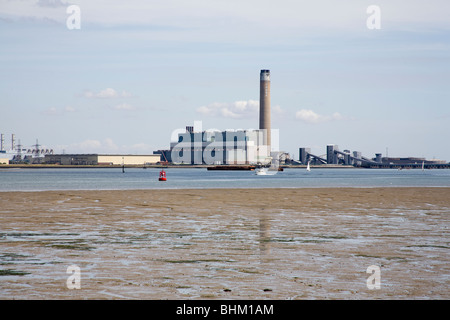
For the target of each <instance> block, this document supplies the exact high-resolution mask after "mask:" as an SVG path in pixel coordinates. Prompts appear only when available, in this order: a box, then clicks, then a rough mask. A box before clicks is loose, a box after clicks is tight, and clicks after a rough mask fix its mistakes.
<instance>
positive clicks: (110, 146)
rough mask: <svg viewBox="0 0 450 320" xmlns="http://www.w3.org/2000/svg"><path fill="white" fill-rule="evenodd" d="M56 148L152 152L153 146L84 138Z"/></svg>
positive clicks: (95, 151) (66, 150)
mask: <svg viewBox="0 0 450 320" xmlns="http://www.w3.org/2000/svg"><path fill="white" fill-rule="evenodd" d="M57 149H58V150H64V152H65V153H80V154H83V153H84V154H86V153H99V154H152V153H153V150H154V149H153V148H152V147H151V146H150V145H148V144H146V143H135V144H132V145H121V146H120V145H117V144H116V143H115V142H114V141H113V139H111V138H106V139H104V140H97V139H86V140H84V141H81V142H75V143H72V144H70V145H60V146H58V147H57Z"/></svg>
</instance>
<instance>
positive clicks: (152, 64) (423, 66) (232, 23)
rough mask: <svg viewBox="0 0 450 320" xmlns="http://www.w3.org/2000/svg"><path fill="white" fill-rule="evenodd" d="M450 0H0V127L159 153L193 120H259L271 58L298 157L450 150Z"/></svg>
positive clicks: (59, 147)
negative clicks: (262, 75)
mask: <svg viewBox="0 0 450 320" xmlns="http://www.w3.org/2000/svg"><path fill="white" fill-rule="evenodd" d="M71 4H75V5H78V6H79V8H80V10H81V29H79V30H69V29H68V28H67V26H66V20H67V18H68V17H69V14H67V13H66V9H67V7H68V6H69V5H71ZM369 5H377V6H378V7H379V8H380V10H381V16H380V18H381V19H380V21H381V29H379V30H370V29H368V28H367V26H366V20H367V19H368V18H369V17H370V14H368V13H367V12H366V10H367V7H368V6H369ZM448 12H450V2H449V1H447V0H432V1H418V0H412V1H400V0H398V1H387V0H383V1H365V0H343V1H333V0H318V1H300V0H296V1H294V0H280V1H264V0H259V1H256V0H241V1H237V0H228V1H215V0H193V1H181V0H166V1H138V0H130V1H118V0H108V1H106V0H99V1H85V0H78V1H76V0H74V1H63V0H17V1H14V0H0V43H1V46H0V83H1V86H0V108H1V116H0V132H1V133H3V134H5V136H6V142H7V144H9V140H10V135H11V134H12V133H14V134H16V137H17V139H20V140H21V143H22V144H23V145H25V146H31V145H32V144H34V143H35V141H36V139H39V142H40V143H41V144H42V145H44V146H46V147H51V148H53V149H54V150H55V151H56V152H63V150H64V151H65V152H66V153H91V152H98V153H138V154H146V153H152V151H153V150H156V149H161V148H168V147H169V143H170V137H171V134H172V132H173V131H174V130H176V129H178V128H184V127H185V126H186V125H193V123H194V121H199V120H200V121H202V123H203V129H208V128H217V129H221V130H224V129H242V128H257V126H258V112H257V110H258V99H259V72H260V70H261V69H270V70H271V104H272V128H277V129H279V130H280V148H281V149H282V150H283V151H286V152H289V153H290V154H291V155H292V156H293V157H294V158H295V159H297V158H298V148H299V147H310V148H311V149H312V152H313V153H315V154H324V153H325V150H326V145H327V144H331V143H332V144H337V145H339V147H340V149H342V150H343V149H349V150H352V151H353V150H358V151H362V153H363V155H365V156H367V157H372V156H374V154H375V153H378V152H381V153H383V155H385V154H386V149H387V150H388V152H389V156H398V157H406V156H418V157H426V158H429V159H432V158H438V159H445V160H447V161H450V148H448V146H449V141H450V130H449V127H450V108H449V107H450V92H449V88H450V86H449V85H450V32H449V31H450V20H449V19H448Z"/></svg>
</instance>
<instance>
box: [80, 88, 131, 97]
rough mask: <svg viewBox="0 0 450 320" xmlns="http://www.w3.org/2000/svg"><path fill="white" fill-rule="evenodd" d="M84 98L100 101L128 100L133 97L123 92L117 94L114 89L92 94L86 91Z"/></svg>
mask: <svg viewBox="0 0 450 320" xmlns="http://www.w3.org/2000/svg"><path fill="white" fill-rule="evenodd" d="M84 96H85V97H86V98H98V99H115V98H128V97H131V93H129V92H126V91H122V92H121V93H119V92H117V91H116V90H114V89H113V88H106V89H104V90H101V91H100V92H97V93H95V92H92V91H85V92H84Z"/></svg>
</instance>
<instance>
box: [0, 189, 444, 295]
mask: <svg viewBox="0 0 450 320" xmlns="http://www.w3.org/2000/svg"><path fill="white" fill-rule="evenodd" d="M449 220H450V188H317V189H206V190H205V189H191V190H127V191H107V190H104V191H45V192H1V193H0V299H449V298H450V289H449V288H450V263H449V262H450V254H449V253H450V237H449V226H450V224H449ZM70 266H75V268H78V269H77V270H79V274H77V273H72V272H71V270H74V269H70V268H69V273H68V267H70ZM371 266H372V268H373V267H375V268H378V270H379V274H378V275H377V281H378V283H379V289H377V288H373V284H375V283H376V282H375V280H374V281H372V279H373V277H374V276H375V274H371V273H368V272H367V269H368V268H369V267H371ZM78 276H79V277H78ZM369 278H370V279H369ZM368 279H369V281H368ZM68 280H69V281H68ZM78 280H79V281H78ZM368 282H369V283H368ZM76 285H79V289H70V288H73V287H74V286H76ZM371 288H373V289H371Z"/></svg>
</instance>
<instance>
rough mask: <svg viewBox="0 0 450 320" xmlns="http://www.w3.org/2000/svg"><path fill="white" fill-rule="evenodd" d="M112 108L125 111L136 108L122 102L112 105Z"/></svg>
mask: <svg viewBox="0 0 450 320" xmlns="http://www.w3.org/2000/svg"><path fill="white" fill-rule="evenodd" d="M113 109H114V110H127V111H130V110H135V109H136V108H135V107H133V106H132V105H131V104H128V103H122V104H119V105H116V106H114V107H113Z"/></svg>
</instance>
